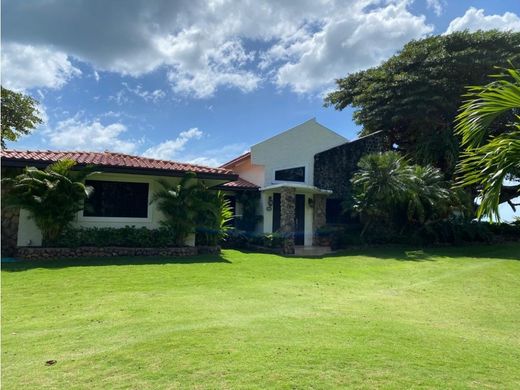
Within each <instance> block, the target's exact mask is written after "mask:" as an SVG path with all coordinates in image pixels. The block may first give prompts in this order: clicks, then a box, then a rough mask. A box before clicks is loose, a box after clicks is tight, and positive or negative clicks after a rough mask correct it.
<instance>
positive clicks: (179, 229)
mask: <svg viewBox="0 0 520 390" xmlns="http://www.w3.org/2000/svg"><path fill="white" fill-rule="evenodd" d="M159 184H160V185H161V187H162V188H161V189H160V190H159V191H157V192H156V193H155V194H154V195H153V196H152V202H157V207H158V209H159V210H160V211H161V212H162V213H163V215H164V217H165V220H164V221H162V225H163V226H166V227H169V228H171V229H172V231H173V232H174V234H175V242H176V244H177V245H179V246H182V245H184V244H185V241H186V239H187V238H188V236H189V235H190V234H194V233H195V232H196V231H197V230H198V229H199V230H201V229H205V233H207V234H208V235H209V234H210V233H211V234H212V235H216V236H219V237H220V236H221V235H223V234H225V230H226V227H225V226H224V225H225V223H226V222H227V221H228V220H229V218H231V216H232V215H231V208H230V207H229V203H228V202H226V201H225V199H224V196H223V195H222V194H221V193H220V192H213V191H210V190H208V188H207V187H206V186H205V185H204V184H202V182H200V181H199V180H196V175H195V174H193V173H190V174H187V175H185V176H184V177H183V178H182V179H181V180H180V182H179V183H178V184H171V183H169V182H167V181H166V180H160V181H159Z"/></svg>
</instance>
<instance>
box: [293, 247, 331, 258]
mask: <svg viewBox="0 0 520 390" xmlns="http://www.w3.org/2000/svg"><path fill="white" fill-rule="evenodd" d="M332 252H333V251H332V250H331V249H330V247H328V246H296V247H295V248H294V256H299V257H314V256H323V255H326V254H328V253H332Z"/></svg>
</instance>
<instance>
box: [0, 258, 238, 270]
mask: <svg viewBox="0 0 520 390" xmlns="http://www.w3.org/2000/svg"><path fill="white" fill-rule="evenodd" d="M202 263H224V264H226V263H227V264H231V262H230V261H228V260H226V259H225V258H224V257H223V256H222V255H220V254H205V255H197V256H189V257H167V256H149V257H147V256H142V257H141V256H135V257H131V256H117V257H95V258H89V257H82V258H76V259H59V260H52V259H51V260H19V261H16V262H9V263H2V271H7V272H20V271H28V270H32V269H36V268H45V269H60V268H68V267H100V266H129V265H167V264H202Z"/></svg>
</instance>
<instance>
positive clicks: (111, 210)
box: [1, 119, 388, 253]
mask: <svg viewBox="0 0 520 390" xmlns="http://www.w3.org/2000/svg"><path fill="white" fill-rule="evenodd" d="M387 148H388V142H387V141H386V137H385V136H384V134H383V133H382V132H378V133H373V134H371V135H370V136H367V137H362V138H359V139H357V140H354V141H352V142H349V141H348V140H347V139H346V138H344V137H342V136H341V135H339V134H337V133H335V132H334V131H332V130H330V129H328V128H326V127H325V126H323V125H321V124H319V123H318V122H316V120H315V119H311V120H308V121H306V122H304V123H302V124H300V125H298V126H296V127H293V128H291V129H289V130H286V131H284V132H282V133H279V134H277V135H275V136H273V137H271V138H269V139H267V140H264V141H262V142H260V143H258V144H256V145H253V146H252V147H251V151H250V152H248V153H245V154H243V155H241V156H238V157H236V158H235V159H233V160H231V161H229V162H227V163H226V164H223V165H222V166H221V167H219V168H211V167H205V166H200V165H193V164H185V163H179V162H174V161H165V160H156V159H151V158H146V157H139V156H130V155H126V154H121V153H111V152H103V153H99V152H54V151H15V150H4V151H2V152H1V160H2V170H3V171H4V170H5V169H16V168H18V169H21V168H23V167H26V166H35V167H38V168H44V167H46V166H47V165H49V164H52V163H53V162H55V161H58V160H61V159H71V160H74V161H76V162H77V164H78V165H79V166H85V165H90V164H92V165H95V166H96V169H97V170H98V171H99V173H96V174H94V175H92V176H91V177H89V179H88V184H89V185H91V186H93V187H94V194H93V195H92V196H91V198H89V199H88V202H89V204H90V207H89V208H88V209H85V210H82V211H80V212H78V214H77V216H76V219H75V221H74V223H73V225H74V226H76V227H124V226H126V225H134V226H136V227H146V228H150V229H153V228H157V227H159V226H160V222H161V220H162V219H163V216H162V213H161V212H160V211H159V210H157V208H156V206H155V204H153V203H152V204H150V199H151V196H152V194H153V193H154V192H155V191H156V190H157V189H158V185H159V183H158V179H166V180H168V181H170V182H171V183H172V184H175V183H176V182H178V181H179V180H180V178H181V177H182V176H184V175H185V174H186V173H188V172H193V173H195V174H196V178H197V180H201V181H203V182H204V184H206V185H207V186H208V187H210V188H214V189H219V190H222V191H224V192H225V194H226V196H227V197H228V199H229V200H230V201H231V206H232V208H233V211H234V215H235V216H236V217H240V216H241V214H242V209H243V205H242V204H241V203H240V199H241V197H240V196H239V195H241V194H243V193H244V192H247V193H257V194H258V204H257V213H258V214H259V215H260V216H261V220H260V221H259V222H258V224H257V226H256V227H253V229H252V230H254V232H256V233H272V232H280V233H283V234H284V235H285V236H286V237H288V238H289V239H288V240H286V248H285V251H286V252H288V253H292V252H293V251H294V246H295V245H296V246H304V247H312V246H313V245H316V244H317V240H316V231H317V229H319V228H320V227H322V226H324V225H325V224H326V223H337V222H340V220H341V218H342V211H341V206H340V204H341V201H342V199H344V198H345V196H346V195H347V194H348V192H349V183H350V182H349V179H350V177H351V176H352V174H353V172H354V171H355V170H356V167H357V162H358V161H359V159H360V158H361V157H362V156H363V155H364V154H366V153H369V152H376V151H382V150H385V149H387ZM41 242H42V236H41V233H40V231H39V230H38V228H37V227H36V225H35V223H34V222H33V221H32V220H31V219H30V218H29V215H28V213H27V211H25V210H9V209H3V210H2V247H3V253H6V251H5V249H6V248H16V247H20V246H40V245H41ZM187 244H188V245H194V240H193V239H192V240H190V242H188V243H187Z"/></svg>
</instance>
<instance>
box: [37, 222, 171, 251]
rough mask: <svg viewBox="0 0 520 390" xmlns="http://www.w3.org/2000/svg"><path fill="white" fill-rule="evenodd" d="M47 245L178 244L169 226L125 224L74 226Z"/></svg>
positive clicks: (69, 246)
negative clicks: (120, 225) (156, 226)
mask: <svg viewBox="0 0 520 390" xmlns="http://www.w3.org/2000/svg"><path fill="white" fill-rule="evenodd" d="M47 246H54V247H66V248H73V247H78V246H94V247H107V246H121V247H134V248H146V247H148V248H162V247H172V246H177V239H176V235H175V232H174V231H173V230H172V229H170V228H167V227H160V228H159V229H147V228H145V227H139V228H138V227H135V226H125V227H123V228H111V227H107V228H98V227H93V228H74V229H67V230H65V231H64V232H63V233H62V234H61V235H60V236H59V237H58V238H57V239H56V240H54V241H52V242H49V243H48V244H47Z"/></svg>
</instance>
